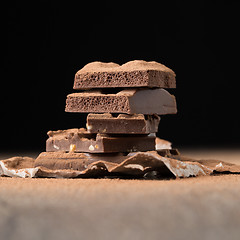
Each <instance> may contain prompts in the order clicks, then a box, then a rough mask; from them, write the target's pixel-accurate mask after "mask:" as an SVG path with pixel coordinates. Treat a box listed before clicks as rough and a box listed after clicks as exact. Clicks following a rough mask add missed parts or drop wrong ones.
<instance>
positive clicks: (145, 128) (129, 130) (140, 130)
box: [87, 113, 160, 134]
mask: <svg viewBox="0 0 240 240" xmlns="http://www.w3.org/2000/svg"><path fill="white" fill-rule="evenodd" d="M159 121H160V117H159V116H158V115H146V116H144V115H143V114H133V115H128V114H119V115H118V116H116V117H114V116H113V115H112V114H110V113H103V114H93V113H90V114H88V116H87V130H88V132H90V133H107V134H149V133H156V132H157V131H158V125H159Z"/></svg>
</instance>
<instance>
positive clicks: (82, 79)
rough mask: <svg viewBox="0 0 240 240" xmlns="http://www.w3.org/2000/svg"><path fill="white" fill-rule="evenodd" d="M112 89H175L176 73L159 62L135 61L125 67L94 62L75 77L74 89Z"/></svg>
mask: <svg viewBox="0 0 240 240" xmlns="http://www.w3.org/2000/svg"><path fill="white" fill-rule="evenodd" d="M110 87H125V88H126V87H127V88H129V87H161V88H175V87H176V80H175V73H174V72H173V71H172V70H171V69H170V68H167V67H166V66H164V65H163V64H160V63H157V62H154V61H152V62H146V61H142V60H135V61H130V62H127V63H125V64H123V65H121V66H120V65H118V64H116V63H102V62H92V63H89V64H87V65H86V66H84V67H83V68H82V69H81V70H79V71H78V72H77V73H76V75H75V80H74V86H73V88H74V89H77V90H81V89H91V88H110Z"/></svg>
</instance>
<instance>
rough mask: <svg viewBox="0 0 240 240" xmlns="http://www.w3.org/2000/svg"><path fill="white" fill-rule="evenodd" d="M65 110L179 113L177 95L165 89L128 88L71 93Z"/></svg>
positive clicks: (149, 113)
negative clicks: (107, 91)
mask: <svg viewBox="0 0 240 240" xmlns="http://www.w3.org/2000/svg"><path fill="white" fill-rule="evenodd" d="M65 111H66V112H91V113H106V112H109V113H127V114H134V113H142V114H145V115H152V114H158V115H164V114H175V113H177V106H176V100H175V97H174V96H173V95H171V94H169V93H168V92H167V91H166V90H164V89H159V88H158V89H143V90H142V89H141V90H140V89H138V90H137V89H131V90H129V89H128V90H123V91H120V92H118V93H116V94H103V93H101V92H99V91H91V92H80V93H72V94H69V95H68V96H67V100H66V108H65Z"/></svg>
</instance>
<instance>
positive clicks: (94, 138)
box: [46, 128, 155, 153]
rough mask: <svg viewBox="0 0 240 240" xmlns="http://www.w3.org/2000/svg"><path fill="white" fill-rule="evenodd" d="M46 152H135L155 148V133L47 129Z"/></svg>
mask: <svg viewBox="0 0 240 240" xmlns="http://www.w3.org/2000/svg"><path fill="white" fill-rule="evenodd" d="M48 135H49V138H48V140H47V142H46V151H47V152H56V151H66V152H69V151H75V152H89V153H111V152H136V151H151V150H155V134H151V135H147V136H146V135H120V136H119V135H115V136H114V135H107V134H91V133H89V132H87V131H86V130H85V129H83V128H82V129H68V130H58V131H49V132H48Z"/></svg>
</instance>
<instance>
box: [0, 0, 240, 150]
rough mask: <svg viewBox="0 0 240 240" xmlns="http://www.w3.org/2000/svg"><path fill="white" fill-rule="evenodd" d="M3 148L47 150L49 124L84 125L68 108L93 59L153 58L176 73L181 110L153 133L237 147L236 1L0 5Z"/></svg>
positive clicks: (182, 142) (185, 142)
mask: <svg viewBox="0 0 240 240" xmlns="http://www.w3.org/2000/svg"><path fill="white" fill-rule="evenodd" d="M3 10H4V15H3V21H2V23H3V27H2V31H1V32H2V34H1V35H2V40H4V43H2V54H1V55H2V56H3V64H1V99H0V100H1V126H2V130H1V134H2V136H1V139H2V141H1V146H0V149H1V151H9V150H18V149H19V150H35V149H38V150H44V148H45V140H46V138H47V136H46V132H47V131H48V130H50V129H51V130H58V129H66V128H71V127H83V126H84V125H85V118H86V114H76V113H65V112H64V108H65V99H66V95H67V94H69V93H72V92H74V90H73V89H72V86H73V79H74V75H75V73H76V72H77V70H79V69H80V68H82V67H83V66H84V65H85V64H87V63H89V62H91V61H103V62H110V61H112V62H116V63H119V64H123V63H125V62H127V61H130V60H134V59H144V60H147V61H148V60H155V61H158V62H160V63H163V64H165V65H166V66H168V67H170V68H171V69H173V70H174V71H175V72H176V74H177V89H173V90H170V92H171V93H172V94H174V95H175V96H176V99H177V104H178V114H177V115H169V116H163V117H162V120H161V123H160V127H159V133H158V135H159V136H160V137H162V138H166V139H168V140H170V141H172V142H173V143H174V145H175V146H237V145H238V144H239V143H240V140H239V134H240V131H239V122H240V121H239V120H240V117H239V116H240V115H239V91H238V82H239V74H238V68H239V67H238V65H239V64H238V63H237V62H238V61H239V60H238V55H237V54H236V52H237V45H238V40H237V35H238V34H239V25H238V23H237V20H238V14H239V8H238V5H237V1H236V2H234V1H155V2H153V1H138V2H137V3H135V4H132V5H130V1H128V2H126V3H125V2H118V1H116V2H115V1H98V2H93V1H90V2H86V3H83V2H81V1H76V2H71V1H65V2H60V1H31V2H30V1H29V2H24V1H16V2H11V3H8V5H7V6H4V8H3Z"/></svg>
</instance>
